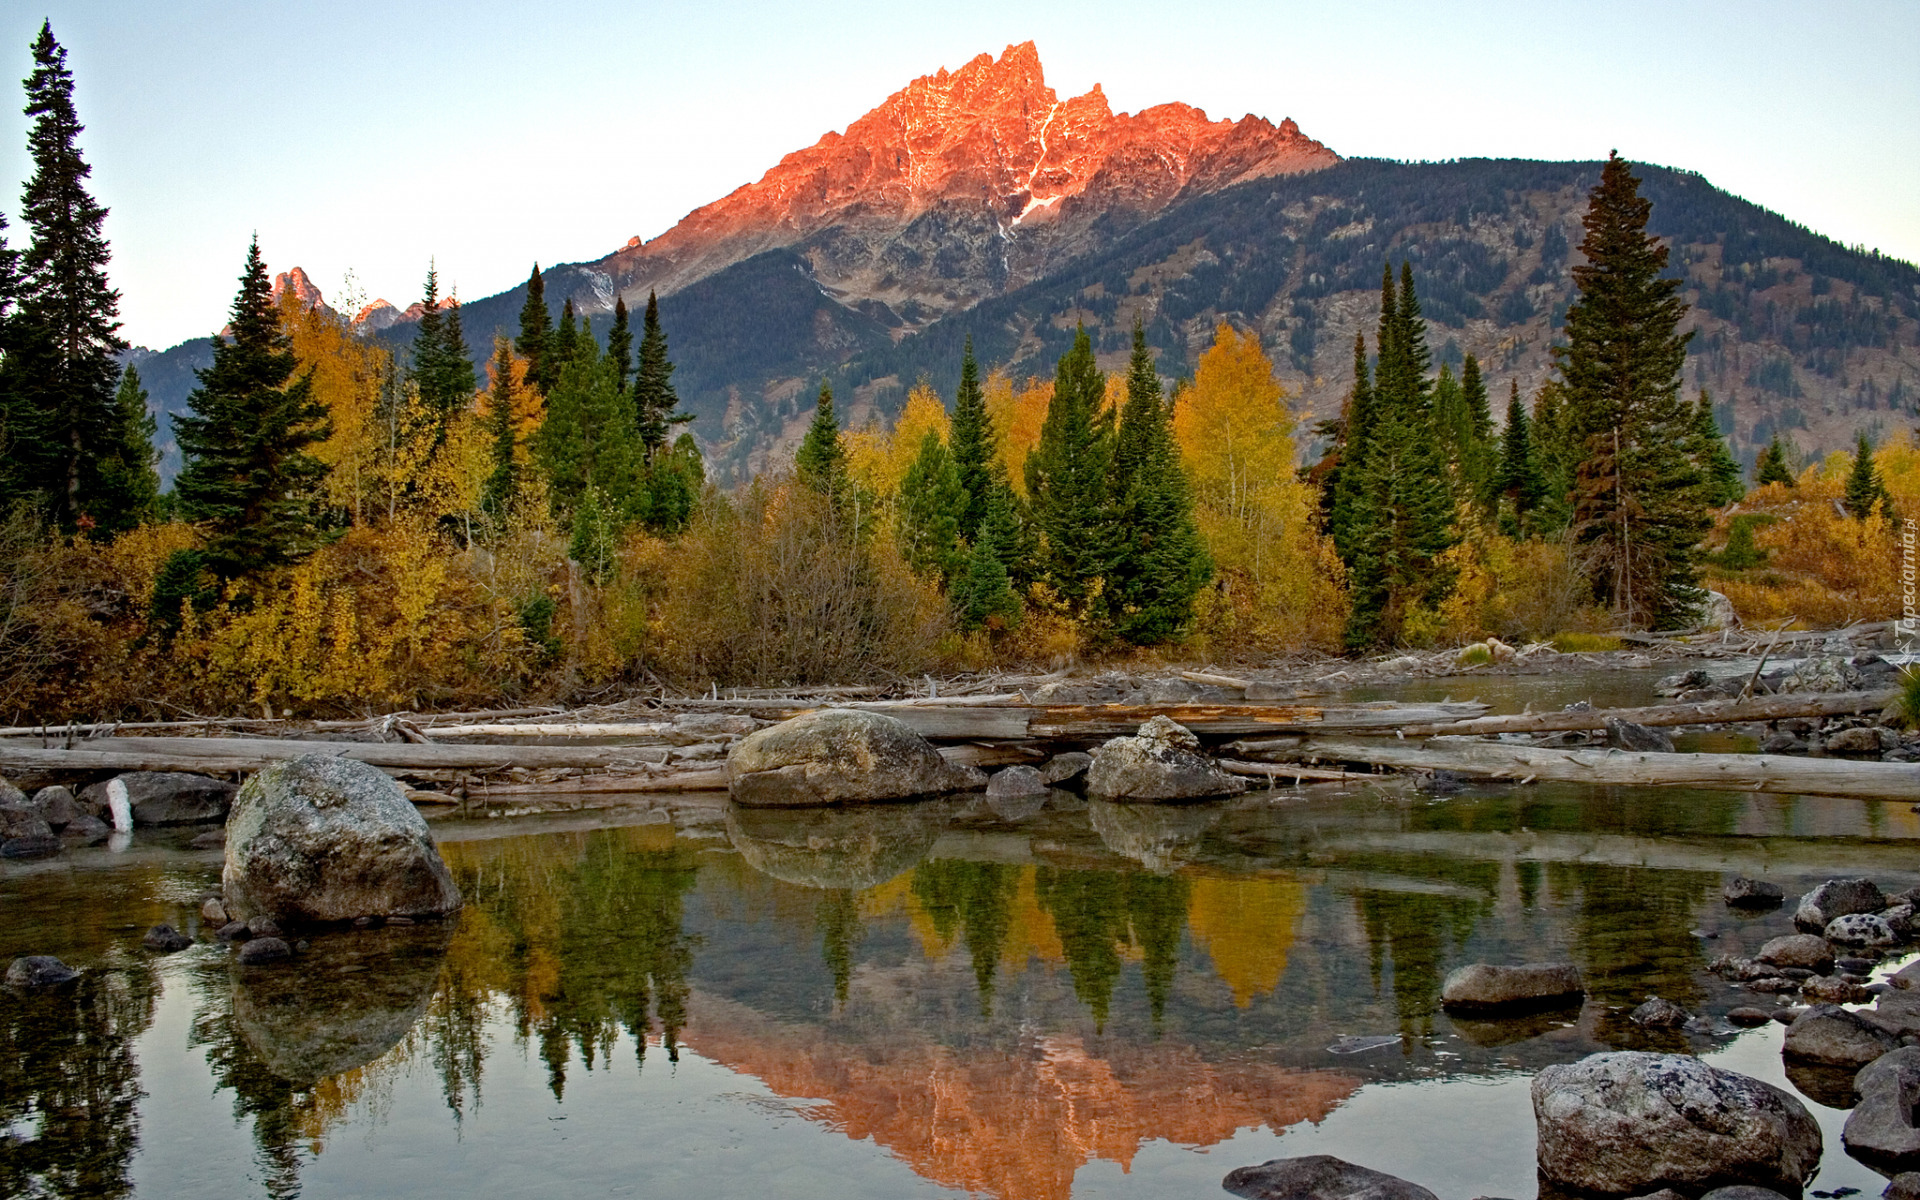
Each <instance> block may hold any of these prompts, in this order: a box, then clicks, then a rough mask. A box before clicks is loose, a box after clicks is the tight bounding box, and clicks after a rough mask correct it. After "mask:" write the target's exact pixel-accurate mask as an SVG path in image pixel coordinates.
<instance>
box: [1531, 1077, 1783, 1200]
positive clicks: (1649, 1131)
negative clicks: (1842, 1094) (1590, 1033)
mask: <svg viewBox="0 0 1920 1200" xmlns="http://www.w3.org/2000/svg"><path fill="white" fill-rule="evenodd" d="M1533 1117H1534V1126H1535V1130H1536V1133H1537V1136H1538V1142H1539V1165H1540V1175H1541V1177H1542V1178H1543V1179H1545V1180H1548V1181H1550V1182H1553V1183H1556V1184H1560V1185H1562V1186H1564V1187H1567V1188H1572V1189H1577V1190H1580V1191H1586V1192H1596V1193H1600V1194H1603V1195H1615V1196H1634V1195H1641V1194H1644V1193H1646V1192H1650V1191H1653V1190H1654V1189H1656V1188H1661V1187H1673V1188H1678V1189H1681V1190H1683V1191H1686V1192H1689V1193H1693V1192H1697V1191H1699V1190H1702V1189H1706V1188H1711V1187H1717V1186H1722V1185H1727V1184H1742V1183H1744V1184H1757V1185H1759V1186H1761V1187H1771V1188H1779V1189H1781V1190H1783V1191H1787V1192H1790V1193H1792V1194H1794V1195H1798V1194H1799V1192H1800V1189H1801V1187H1802V1186H1803V1185H1804V1184H1805V1183H1806V1181H1807V1179H1808V1178H1809V1177H1810V1176H1812V1174H1813V1173H1814V1171H1815V1170H1816V1169H1817V1168H1818V1167H1819V1165H1820V1152H1821V1139H1820V1126H1819V1125H1817V1124H1816V1123H1815V1122H1814V1119H1813V1117H1812V1116H1811V1115H1810V1114H1809V1113H1808V1112H1807V1110H1806V1108H1805V1106H1803V1105H1802V1104H1801V1103H1800V1102H1799V1101H1798V1100H1796V1099H1794V1098H1793V1097H1792V1096H1790V1095H1788V1094H1787V1093H1786V1092H1784V1091H1782V1090H1780V1089H1779V1088H1776V1087H1774V1086H1772V1085H1771V1084H1767V1083H1763V1082H1761V1081H1760V1080H1758V1079H1753V1078H1751V1077H1749V1076H1746V1075H1741V1074H1738V1073H1736V1072H1733V1071H1723V1070H1719V1069H1716V1068H1714V1067H1710V1066H1708V1065H1707V1064H1705V1063H1703V1062H1701V1061H1700V1060H1699V1059H1697V1058H1692V1057H1690V1056H1687V1055H1683V1054H1646V1053H1638V1052H1633V1051H1625V1052H1620V1053H1613V1054H1594V1055H1589V1056H1588V1057H1586V1058H1583V1059H1581V1060H1580V1061H1579V1062H1577V1063H1566V1064H1559V1065H1554V1066H1549V1067H1546V1068H1545V1069H1543V1070H1542V1071H1541V1072H1540V1073H1539V1074H1538V1075H1536V1076H1534V1080H1533Z"/></svg>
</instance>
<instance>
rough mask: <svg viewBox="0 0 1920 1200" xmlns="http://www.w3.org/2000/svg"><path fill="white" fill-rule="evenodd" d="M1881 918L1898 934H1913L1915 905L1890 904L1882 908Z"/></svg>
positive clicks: (1904, 935) (1907, 935) (1909, 935)
mask: <svg viewBox="0 0 1920 1200" xmlns="http://www.w3.org/2000/svg"><path fill="white" fill-rule="evenodd" d="M1837 919H1838V918H1836V920H1837ZM1880 919H1881V920H1882V921H1885V922H1886V923H1887V928H1888V929H1891V930H1893V932H1894V934H1895V935H1896V936H1898V937H1902V938H1907V937H1912V936H1913V905H1911V904H1890V905H1888V906H1887V907H1886V908H1885V909H1883V910H1881V913H1880Z"/></svg>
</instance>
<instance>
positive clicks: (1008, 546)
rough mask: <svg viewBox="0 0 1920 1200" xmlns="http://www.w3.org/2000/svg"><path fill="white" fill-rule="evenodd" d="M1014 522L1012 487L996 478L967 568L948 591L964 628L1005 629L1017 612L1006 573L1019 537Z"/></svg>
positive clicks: (968, 557) (970, 551) (1018, 610)
mask: <svg viewBox="0 0 1920 1200" xmlns="http://www.w3.org/2000/svg"><path fill="white" fill-rule="evenodd" d="M1015 522H1016V518H1015V514H1014V495H1013V488H1012V487H1011V486H1009V484H1008V483H1007V481H1006V479H1005V478H1004V477H996V478H994V479H993V480H992V482H991V484H990V486H989V489H988V492H987V515H986V516H985V517H984V518H982V519H981V522H980V528H979V531H978V532H977V533H975V535H974V538H973V545H972V547H971V548H970V549H969V550H968V551H967V565H966V569H965V570H964V571H962V572H961V574H960V577H959V578H958V579H956V580H955V581H954V584H953V591H952V593H951V595H952V599H953V609H954V612H955V613H957V614H958V615H959V618H960V626H961V628H963V629H969V630H972V629H980V628H983V627H986V626H988V625H991V624H993V623H995V622H997V623H998V624H999V626H1000V627H1001V628H1005V627H1007V626H1010V625H1012V624H1013V623H1014V621H1015V620H1016V619H1017V618H1018V617H1019V615H1020V600H1019V597H1017V596H1015V595H1014V594H1013V580H1012V577H1011V576H1010V575H1009V574H1008V572H1007V561H1008V559H1010V558H1012V557H1013V555H1014V553H1015V546H1016V544H1017V541H1018V537H1019V534H1018V530H1017V529H1016V526H1015Z"/></svg>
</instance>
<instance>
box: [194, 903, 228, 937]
mask: <svg viewBox="0 0 1920 1200" xmlns="http://www.w3.org/2000/svg"><path fill="white" fill-rule="evenodd" d="M200 919H201V920H202V921H205V922H206V923H207V924H209V925H211V926H213V927H214V928H215V929H218V928H220V927H221V926H222V925H225V924H226V923H227V906H226V905H224V904H222V903H220V901H219V899H218V898H217V897H213V896H209V897H208V898H207V901H206V903H205V904H202V905H201V906H200Z"/></svg>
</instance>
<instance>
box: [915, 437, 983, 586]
mask: <svg viewBox="0 0 1920 1200" xmlns="http://www.w3.org/2000/svg"><path fill="white" fill-rule="evenodd" d="M966 500H967V494H966V490H965V489H964V488H962V487H961V486H960V473H959V472H958V471H957V470H956V469H955V466H954V461H953V456H952V455H951V454H949V453H948V452H947V445H946V443H945V442H943V441H941V440H940V431H939V430H938V429H929V430H927V434H926V436H925V437H923V438H921V439H920V452H919V453H918V454H916V455H914V459H913V462H912V463H910V464H908V466H907V473H906V476H905V477H904V478H903V479H901V481H900V550H901V553H902V555H903V556H904V557H905V558H906V560H907V565H908V566H910V567H912V568H913V569H914V570H915V571H918V572H919V573H921V574H922V575H929V576H932V577H934V578H936V579H938V580H939V581H940V583H941V585H942V586H946V585H948V584H950V583H951V582H952V580H953V578H954V576H955V575H957V574H958V573H959V572H960V569H961V567H962V566H964V565H965V561H966V560H965V556H964V551H963V548H962V546H961V543H960V515H961V513H962V512H964V511H965V509H966Z"/></svg>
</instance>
